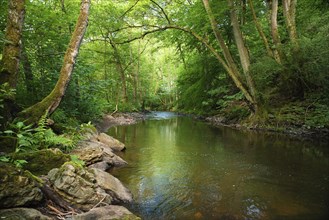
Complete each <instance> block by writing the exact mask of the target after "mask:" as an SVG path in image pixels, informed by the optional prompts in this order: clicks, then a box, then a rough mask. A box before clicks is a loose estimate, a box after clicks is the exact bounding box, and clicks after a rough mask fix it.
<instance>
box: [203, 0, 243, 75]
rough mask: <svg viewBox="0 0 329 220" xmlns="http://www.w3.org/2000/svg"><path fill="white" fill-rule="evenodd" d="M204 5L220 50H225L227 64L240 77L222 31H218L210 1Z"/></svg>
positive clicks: (206, 1) (206, 0)
mask: <svg viewBox="0 0 329 220" xmlns="http://www.w3.org/2000/svg"><path fill="white" fill-rule="evenodd" d="M203 4H204V7H205V9H206V12H207V15H208V18H209V21H210V24H211V27H212V30H213V32H214V34H215V37H216V40H217V42H218V44H219V46H220V48H221V49H222V50H223V55H224V58H225V60H226V62H227V65H228V66H229V67H230V68H231V69H232V71H233V72H235V73H237V75H238V77H240V72H239V70H238V68H237V66H236V64H235V62H234V59H233V57H232V55H231V52H230V51H229V49H228V47H227V46H226V44H225V41H224V39H223V37H222V35H221V33H220V31H219V30H218V25H217V22H216V19H215V17H214V15H213V13H212V10H211V8H210V5H209V1H208V0H203Z"/></svg>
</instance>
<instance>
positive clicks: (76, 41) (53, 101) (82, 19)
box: [19, 0, 90, 123]
mask: <svg viewBox="0 0 329 220" xmlns="http://www.w3.org/2000/svg"><path fill="white" fill-rule="evenodd" d="M89 8H90V0H82V1H81V8H80V15H79V17H78V20H77V23H76V27H75V30H74V32H73V34H72V37H71V41H70V43H69V46H68V48H67V50H66V53H65V56H64V62H63V65H62V69H61V71H60V75H59V79H58V81H57V83H56V85H55V87H54V89H53V90H52V91H51V93H50V94H49V95H48V96H47V97H45V98H44V99H43V100H42V101H40V102H38V103H37V104H35V105H33V106H31V107H29V108H27V109H25V110H23V111H22V112H21V113H20V114H19V117H20V118H23V119H26V120H27V122H28V123H35V122H37V121H38V120H39V119H40V117H41V116H42V115H44V114H46V113H47V114H49V115H50V114H52V113H53V112H54V111H55V110H56V108H57V107H58V105H59V104H60V102H61V100H62V98H63V96H64V95H65V91H66V88H67V87H68V84H69V82H70V79H71V75H72V72H73V68H74V64H75V61H76V58H77V56H78V53H79V48H80V45H81V42H82V39H83V36H84V34H85V32H86V28H87V25H88V14H89Z"/></svg>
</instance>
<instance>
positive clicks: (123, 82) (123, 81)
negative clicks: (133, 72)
mask: <svg viewBox="0 0 329 220" xmlns="http://www.w3.org/2000/svg"><path fill="white" fill-rule="evenodd" d="M110 44H111V46H112V48H113V50H114V57H115V59H116V62H115V65H116V69H117V71H118V72H119V74H120V78H121V89H122V94H121V95H122V99H123V102H124V103H127V102H128V96H127V82H126V75H125V69H124V68H123V66H122V62H121V57H120V54H119V51H118V48H117V46H116V44H115V43H114V42H113V41H112V40H111V39H110Z"/></svg>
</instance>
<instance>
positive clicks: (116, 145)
mask: <svg viewBox="0 0 329 220" xmlns="http://www.w3.org/2000/svg"><path fill="white" fill-rule="evenodd" d="M97 140H98V141H99V142H101V143H103V144H105V145H107V146H109V147H110V148H111V149H112V150H114V151H122V150H124V149H125V145H124V144H123V143H122V142H120V141H118V140H117V139H115V138H113V137H111V136H109V135H107V134H105V133H100V134H99V135H98V136H97Z"/></svg>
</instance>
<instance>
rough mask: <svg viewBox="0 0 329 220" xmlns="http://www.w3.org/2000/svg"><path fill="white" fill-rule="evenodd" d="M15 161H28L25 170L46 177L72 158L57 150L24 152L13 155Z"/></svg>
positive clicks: (24, 166)
mask: <svg viewBox="0 0 329 220" xmlns="http://www.w3.org/2000/svg"><path fill="white" fill-rule="evenodd" d="M13 159H14V160H26V161H27V163H26V164H24V165H23V169H26V170H29V171H30V172H32V173H33V174H35V175H46V174H47V173H48V172H49V171H50V170H51V169H53V168H57V167H60V166H62V165H63V164H64V163H65V162H67V161H70V156H69V155H68V154H64V153H63V152H62V151H60V150H59V149H57V148H54V149H43V150H39V151H34V152H24V153H18V154H15V155H13Z"/></svg>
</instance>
